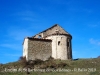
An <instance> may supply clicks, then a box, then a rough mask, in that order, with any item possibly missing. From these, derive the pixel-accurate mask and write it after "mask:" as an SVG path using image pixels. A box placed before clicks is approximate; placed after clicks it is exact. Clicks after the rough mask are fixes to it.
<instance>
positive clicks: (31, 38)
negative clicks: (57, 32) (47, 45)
mask: <svg viewBox="0 0 100 75" xmlns="http://www.w3.org/2000/svg"><path fill="white" fill-rule="evenodd" d="M27 38H28V39H29V40H40V41H52V40H51V39H44V38H33V37H27Z"/></svg>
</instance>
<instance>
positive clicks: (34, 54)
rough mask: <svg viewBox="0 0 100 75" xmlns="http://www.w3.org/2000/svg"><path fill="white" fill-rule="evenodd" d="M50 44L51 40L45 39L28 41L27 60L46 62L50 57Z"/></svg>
mask: <svg viewBox="0 0 100 75" xmlns="http://www.w3.org/2000/svg"><path fill="white" fill-rule="evenodd" d="M51 42H52V41H51V40H46V39H29V41H28V60H34V59H41V60H47V59H48V58H49V57H50V56H51V55H52V44H51Z"/></svg>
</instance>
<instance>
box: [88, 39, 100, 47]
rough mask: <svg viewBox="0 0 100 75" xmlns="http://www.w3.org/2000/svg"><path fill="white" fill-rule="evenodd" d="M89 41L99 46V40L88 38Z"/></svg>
mask: <svg viewBox="0 0 100 75" xmlns="http://www.w3.org/2000/svg"><path fill="white" fill-rule="evenodd" d="M89 42H90V43H91V44H94V45H99V46H100V40H95V39H93V38H91V39H90V40H89Z"/></svg>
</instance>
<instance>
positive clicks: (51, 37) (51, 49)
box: [23, 24, 72, 60]
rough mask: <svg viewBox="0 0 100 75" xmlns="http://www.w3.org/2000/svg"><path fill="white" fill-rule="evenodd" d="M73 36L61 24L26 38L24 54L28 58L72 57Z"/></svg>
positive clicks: (63, 58) (66, 58)
mask: <svg viewBox="0 0 100 75" xmlns="http://www.w3.org/2000/svg"><path fill="white" fill-rule="evenodd" d="M71 39H72V36H71V35H70V34H69V33H68V32H66V31H65V30H64V29H63V28H62V27H60V26H59V25H57V24H56V25H54V26H52V27H51V28H48V29H46V30H44V31H42V32H40V33H39V34H36V35H35V36H32V37H27V38H25V39H24V43H23V56H26V59H27V60H35V59H41V60H47V59H48V58H49V57H50V56H51V57H53V58H54V59H61V60H68V59H72V43H71Z"/></svg>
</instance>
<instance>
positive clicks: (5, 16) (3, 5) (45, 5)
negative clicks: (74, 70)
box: [0, 0, 100, 63]
mask: <svg viewBox="0 0 100 75" xmlns="http://www.w3.org/2000/svg"><path fill="white" fill-rule="evenodd" d="M54 24H59V25H60V26H61V27H62V28H64V29H65V30H66V31H67V32H69V33H70V34H71V35H72V53H73V58H74V59H76V58H97V57H98V56H99V55H100V0H0V36H1V37H0V63H8V62H14V61H17V60H19V57H20V56H22V49H23V47H22V43H23V41H24V38H25V37H28V36H29V37H31V36H33V35H35V34H37V33H39V32H41V31H43V30H45V29H47V28H49V27H51V26H53V25H54Z"/></svg>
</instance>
